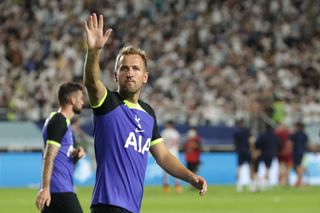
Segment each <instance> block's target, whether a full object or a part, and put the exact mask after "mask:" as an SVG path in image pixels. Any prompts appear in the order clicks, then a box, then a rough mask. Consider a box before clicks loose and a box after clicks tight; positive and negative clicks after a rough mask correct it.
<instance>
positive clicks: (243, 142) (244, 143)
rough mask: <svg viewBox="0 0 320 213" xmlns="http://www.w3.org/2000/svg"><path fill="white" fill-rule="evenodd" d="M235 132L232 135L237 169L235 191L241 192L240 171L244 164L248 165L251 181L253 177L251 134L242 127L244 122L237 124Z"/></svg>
mask: <svg viewBox="0 0 320 213" xmlns="http://www.w3.org/2000/svg"><path fill="white" fill-rule="evenodd" d="M237 128H238V129H237V131H236V132H235V134H234V145H235V150H236V152H237V156H238V168H237V191H238V192H241V191H242V188H243V185H242V183H240V169H241V166H242V165H243V164H245V163H248V165H249V169H250V178H251V180H252V179H253V178H252V175H253V173H254V172H253V165H252V158H251V149H250V139H251V132H250V129H249V128H246V127H245V125H244V120H239V121H238V122H237Z"/></svg>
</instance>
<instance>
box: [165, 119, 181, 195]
mask: <svg viewBox="0 0 320 213" xmlns="http://www.w3.org/2000/svg"><path fill="white" fill-rule="evenodd" d="M160 135H161V136H162V139H163V140H164V143H165V145H166V147H167V148H168V149H169V151H170V152H171V154H173V155H174V156H175V157H176V158H177V159H179V143H180V133H179V132H178V131H177V130H176V129H175V128H174V125H173V121H167V122H166V123H165V126H164V130H162V132H161V134H160ZM169 178H170V176H169V174H168V173H166V172H165V171H164V173H163V189H164V191H165V192H169V191H170V183H169V182H170V180H169ZM174 185H175V191H176V192H178V193H181V192H182V187H181V185H180V180H179V179H178V178H174Z"/></svg>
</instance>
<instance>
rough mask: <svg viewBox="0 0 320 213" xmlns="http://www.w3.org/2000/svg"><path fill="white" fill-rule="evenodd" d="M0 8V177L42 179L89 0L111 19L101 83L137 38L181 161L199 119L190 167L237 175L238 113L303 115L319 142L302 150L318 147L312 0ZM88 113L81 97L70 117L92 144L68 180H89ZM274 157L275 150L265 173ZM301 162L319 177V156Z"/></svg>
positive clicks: (152, 94) (318, 41) (5, 180)
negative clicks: (46, 127) (197, 154)
mask: <svg viewBox="0 0 320 213" xmlns="http://www.w3.org/2000/svg"><path fill="white" fill-rule="evenodd" d="M0 11H1V13H0V22H1V26H0V88H1V90H0V120H1V122H0V187H26V186H33V187H37V186H38V185H39V183H40V177H41V151H42V148H43V143H42V138H41V127H42V125H43V122H44V120H45V119H46V117H47V116H48V115H49V114H50V112H52V111H54V110H57V107H58V105H57V97H56V93H57V89H58V86H59V85H60V84H61V83H62V82H64V81H71V80H73V81H80V82H81V81H82V71H83V64H84V57H85V52H86V43H85V40H84V29H83V22H84V20H85V19H86V18H87V17H88V15H89V14H90V13H92V12H96V13H97V14H103V15H104V17H105V26H106V28H109V27H111V28H112V29H113V33H112V35H111V39H110V41H108V44H107V45H106V46H105V48H104V51H103V56H102V57H101V62H100V65H101V69H102V76H103V80H104V81H105V84H106V85H108V86H109V87H110V89H115V86H116V85H115V84H114V82H113V78H112V73H113V67H114V61H115V57H116V54H117V52H118V50H119V49H120V48H121V47H123V46H124V45H129V44H131V45H134V46H137V47H140V48H141V49H143V50H145V51H146V52H147V55H148V57H149V63H148V70H149V72H150V78H149V82H148V84H147V85H146V86H145V88H144V90H143V93H142V100H145V101H146V102H148V103H149V104H150V105H151V106H153V107H154V110H155V112H156V115H157V119H158V123H159V126H160V130H162V129H163V125H164V123H165V122H166V121H168V120H174V121H175V127H176V128H177V129H178V131H179V133H180V134H181V141H180V149H181V153H180V160H181V161H182V162H184V163H185V161H184V153H183V146H184V143H185V142H186V139H187V132H188V130H189V129H190V128H191V127H195V128H196V129H197V131H198V134H199V136H200V137H201V143H202V146H201V149H202V154H201V164H200V168H199V173H200V175H203V176H205V177H206V178H207V179H208V182H209V184H235V183H236V177H235V176H236V175H235V174H236V169H237V158H236V153H235V151H234V141H233V135H234V133H235V132H236V130H237V127H236V126H235V124H236V121H238V120H239V119H242V120H244V121H245V124H246V126H247V127H248V128H249V129H250V130H251V132H252V136H253V137H254V138H256V137H257V136H258V135H259V134H261V133H262V132H263V131H264V130H265V128H266V125H271V126H272V127H273V128H277V126H278V125H279V124H283V125H285V126H286V127H287V128H288V130H289V131H293V126H294V124H295V123H296V122H302V123H303V124H304V125H305V132H306V134H307V135H308V138H309V144H310V145H312V146H313V147H316V148H315V149H313V153H309V154H310V155H311V154H314V155H316V154H317V152H318V151H319V126H320V91H319V90H320V87H319V86H320V85H319V84H320V83H319V82H320V81H319V79H320V51H319V50H320V7H319V1H317V0H310V1H300V0H270V1H269V0H257V1H253V0H245V1H236V0H225V1H224V0H216V1H196V0H178V1H175V0H167V1H164V0H149V1H148V0H130V1H124V0H108V1H107V0H105V1H103V0H97V1H94V0H77V1H70V0H57V1H46V0H2V1H1V3H0ZM91 119H92V117H91V110H90V109H89V107H88V106H87V107H86V109H85V110H84V113H83V114H82V115H81V116H80V117H78V118H77V119H75V121H74V126H75V128H74V129H75V131H76V137H77V141H78V142H79V144H81V145H83V146H85V147H86V150H87V152H88V153H89V154H88V155H87V157H86V158H85V159H84V160H81V161H80V162H79V165H78V168H77V170H76V173H75V179H76V184H77V185H88V186H92V184H93V181H94V170H95V165H94V155H93V148H92V146H93V140H92V137H91V135H92V123H91V122H92V121H91ZM315 159H316V158H315ZM148 164H149V165H148V170H147V176H146V184H149V185H161V184H162V171H161V169H160V168H159V167H157V165H156V164H155V162H154V161H153V159H152V158H151V157H150V159H149V162H148ZM277 165H278V162H277V159H276V158H275V159H274V162H273V164H272V174H273V175H272V179H271V181H272V183H273V184H277V182H278V178H277V175H278V166H277ZM305 166H306V167H308V166H309V167H308V168H310V170H308V171H309V173H308V174H305V181H306V182H308V181H309V182H308V183H311V182H312V181H313V182H312V184H320V164H319V161H316V160H313V161H311V163H310V162H309V164H306V165H305ZM261 172H262V173H263V166H262V171H261ZM247 173H248V172H247V170H245V169H244V171H243V174H242V177H243V178H244V182H245V181H247V179H248V174H247ZM22 176H23V177H24V178H21V177H22ZM290 180H291V183H293V182H294V174H292V175H291V176H290Z"/></svg>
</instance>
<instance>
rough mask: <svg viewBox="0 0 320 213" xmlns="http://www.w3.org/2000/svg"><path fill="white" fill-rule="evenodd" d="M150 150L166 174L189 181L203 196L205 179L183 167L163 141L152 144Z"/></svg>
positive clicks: (205, 184) (205, 185)
mask: <svg viewBox="0 0 320 213" xmlns="http://www.w3.org/2000/svg"><path fill="white" fill-rule="evenodd" d="M150 152H151V154H152V155H153V157H154V158H155V159H156V161H157V163H158V164H159V165H160V166H161V168H162V169H164V170H165V171H166V172H167V173H168V174H170V175H172V176H174V177H176V178H179V179H181V180H184V181H186V182H188V183H190V184H191V185H192V186H193V187H194V188H196V189H199V190H200V192H199V194H200V196H203V195H204V194H205V193H206V191H207V182H206V180H205V179H204V178H203V177H200V176H198V175H196V174H194V173H193V172H191V171H190V170H188V169H187V168H185V167H184V166H183V165H182V164H181V163H180V162H179V161H178V159H177V158H175V157H174V156H173V155H172V154H171V153H170V152H169V150H168V149H167V148H166V146H165V145H164V143H158V144H156V145H154V146H152V147H151V148H150Z"/></svg>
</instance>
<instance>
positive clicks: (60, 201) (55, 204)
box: [41, 192, 83, 213]
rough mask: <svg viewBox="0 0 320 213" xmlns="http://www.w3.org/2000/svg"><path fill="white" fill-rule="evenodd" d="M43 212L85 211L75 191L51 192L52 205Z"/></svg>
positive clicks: (76, 212)
mask: <svg viewBox="0 0 320 213" xmlns="http://www.w3.org/2000/svg"><path fill="white" fill-rule="evenodd" d="M41 212H42V213H83V211H82V208H81V205H80V202H79V200H78V198H77V195H76V194H75V193H73V192H64V193H51V202H50V206H49V207H47V206H45V208H44V209H43V210H42V211H41Z"/></svg>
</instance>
